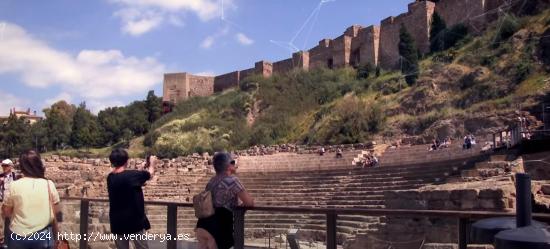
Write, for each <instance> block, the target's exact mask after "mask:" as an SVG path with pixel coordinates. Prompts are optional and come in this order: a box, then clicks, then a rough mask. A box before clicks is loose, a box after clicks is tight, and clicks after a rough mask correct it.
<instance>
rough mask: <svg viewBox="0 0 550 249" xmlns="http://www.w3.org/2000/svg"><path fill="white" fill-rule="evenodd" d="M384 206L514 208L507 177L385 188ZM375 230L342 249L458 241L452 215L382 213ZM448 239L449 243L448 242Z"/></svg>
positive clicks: (497, 209)
mask: <svg viewBox="0 0 550 249" xmlns="http://www.w3.org/2000/svg"><path fill="white" fill-rule="evenodd" d="M384 201H385V205H386V208H388V209H410V210H460V211H468V210H476V211H510V210H511V209H512V208H514V202H515V188H514V183H513V182H512V181H511V180H509V181H496V180H489V181H480V182H469V183H453V184H444V185H439V186H437V185H434V186H427V187H423V188H421V189H418V190H407V191H385V192H384ZM385 223H386V224H385V225H384V226H382V227H381V228H380V229H379V231H378V232H376V233H373V234H370V235H362V236H358V237H357V239H356V240H355V241H351V242H349V243H348V244H347V245H346V246H345V247H344V248H346V249H359V248H360V249H378V248H387V245H388V242H403V241H412V240H419V239H420V240H421V239H425V243H443V244H445V245H439V246H436V245H433V246H432V247H428V248H455V247H456V244H455V245H453V244H454V243H456V241H458V234H457V232H456V231H457V230H458V228H457V220H456V219H454V218H434V217H432V218H426V217H414V218H410V217H395V216H394V217H386V222H385ZM449 243H451V245H449Z"/></svg>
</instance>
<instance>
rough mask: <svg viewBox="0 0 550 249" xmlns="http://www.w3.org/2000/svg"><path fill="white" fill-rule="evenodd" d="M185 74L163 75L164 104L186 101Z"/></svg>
mask: <svg viewBox="0 0 550 249" xmlns="http://www.w3.org/2000/svg"><path fill="white" fill-rule="evenodd" d="M187 87H188V86H187V73H172V74H164V84H163V96H162V100H163V101H164V102H172V103H176V102H179V101H181V100H185V99H187Z"/></svg>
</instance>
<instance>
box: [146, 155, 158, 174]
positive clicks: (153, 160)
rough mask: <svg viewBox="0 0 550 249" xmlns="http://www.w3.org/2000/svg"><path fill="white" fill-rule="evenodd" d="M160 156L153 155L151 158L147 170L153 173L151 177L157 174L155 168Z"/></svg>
mask: <svg viewBox="0 0 550 249" xmlns="http://www.w3.org/2000/svg"><path fill="white" fill-rule="evenodd" d="M157 163H158V158H157V157H156V156H151V157H150V158H149V168H147V171H149V174H151V177H153V175H154V174H155V168H156V167H157Z"/></svg>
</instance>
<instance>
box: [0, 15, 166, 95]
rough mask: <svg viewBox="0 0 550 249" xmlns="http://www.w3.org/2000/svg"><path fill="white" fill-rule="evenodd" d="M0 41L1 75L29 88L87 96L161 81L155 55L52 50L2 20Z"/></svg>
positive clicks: (160, 66) (131, 89) (161, 68)
mask: <svg viewBox="0 0 550 249" xmlns="http://www.w3.org/2000/svg"><path fill="white" fill-rule="evenodd" d="M5 24H6V25H5V30H4V39H1V40H0V74H7V73H9V74H14V75H17V76H19V77H20V79H21V81H22V82H23V83H25V84H26V85H28V86H31V87H41V88H45V87H50V86H59V87H60V88H61V89H62V91H64V92H67V93H69V94H76V95H78V96H82V97H83V98H86V99H95V100H100V99H105V98H109V97H114V96H125V95H132V94H137V93H143V92H145V91H147V90H148V89H151V88H152V87H153V86H154V85H155V84H157V83H159V82H161V81H162V75H163V72H164V71H165V68H164V65H163V64H161V63H159V62H158V61H157V60H156V59H155V58H152V57H145V58H137V57H133V56H125V55H124V54H123V53H122V52H121V51H119V50H82V51H80V52H79V53H78V54H76V55H74V54H71V53H68V52H65V51H61V50H57V49H54V48H52V47H50V46H48V45H47V44H46V43H44V42H43V41H41V40H38V39H36V38H34V37H33V36H31V35H30V34H28V33H27V32H26V31H25V30H24V29H23V28H21V27H19V26H17V25H15V24H11V23H5Z"/></svg>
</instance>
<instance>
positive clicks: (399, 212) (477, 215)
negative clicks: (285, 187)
mask: <svg viewBox="0 0 550 249" xmlns="http://www.w3.org/2000/svg"><path fill="white" fill-rule="evenodd" d="M61 200H76V201H89V202H109V199H103V198H79V197H61ZM145 205H153V206H168V205H175V206H178V207H193V203H189V202H168V201H145ZM235 210H243V211H269V212H283V213H305V214H327V213H335V214H344V215H350V214H355V215H367V216H429V217H449V218H471V219H484V218H490V217H495V216H506V217H511V216H515V215H516V213H514V212H513V211H514V210H513V209H507V210H505V211H500V212H498V211H459V210H456V211H455V210H427V209H426V210H417V209H414V210H413V209H372V208H304V207H269V206H255V207H237V208H235ZM533 217H534V218H538V219H541V220H548V221H550V213H548V214H547V213H534V214H533Z"/></svg>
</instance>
